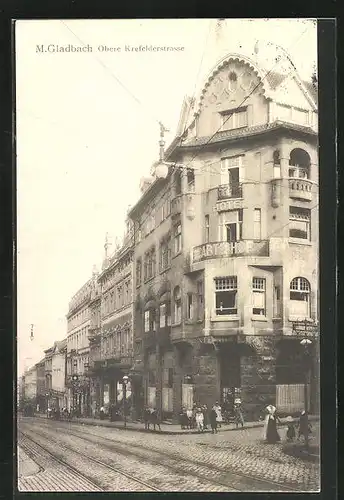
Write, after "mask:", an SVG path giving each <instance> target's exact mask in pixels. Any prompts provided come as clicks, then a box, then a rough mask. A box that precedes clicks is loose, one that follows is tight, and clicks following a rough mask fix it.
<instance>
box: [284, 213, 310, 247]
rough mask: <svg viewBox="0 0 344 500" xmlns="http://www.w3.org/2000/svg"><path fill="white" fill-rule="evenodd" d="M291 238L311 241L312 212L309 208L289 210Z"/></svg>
mask: <svg viewBox="0 0 344 500" xmlns="http://www.w3.org/2000/svg"><path fill="white" fill-rule="evenodd" d="M289 237H290V238H301V239H303V240H308V241H309V240H310V239H311V211H310V209H308V208H299V207H290V208H289Z"/></svg>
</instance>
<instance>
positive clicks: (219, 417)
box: [214, 401, 223, 428]
mask: <svg viewBox="0 0 344 500" xmlns="http://www.w3.org/2000/svg"><path fill="white" fill-rule="evenodd" d="M214 408H215V411H216V422H217V426H218V427H219V428H220V427H221V424H222V421H223V419H222V409H221V406H220V405H219V403H218V401H216V403H215V405H214Z"/></svg>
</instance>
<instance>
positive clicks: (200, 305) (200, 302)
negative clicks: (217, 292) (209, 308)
mask: <svg viewBox="0 0 344 500" xmlns="http://www.w3.org/2000/svg"><path fill="white" fill-rule="evenodd" d="M203 316H204V291H203V281H202V280H200V281H197V319H199V320H202V319H203Z"/></svg>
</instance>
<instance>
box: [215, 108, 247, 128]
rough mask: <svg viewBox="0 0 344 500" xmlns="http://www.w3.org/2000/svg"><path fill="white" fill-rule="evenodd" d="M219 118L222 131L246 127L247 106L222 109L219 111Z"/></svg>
mask: <svg viewBox="0 0 344 500" xmlns="http://www.w3.org/2000/svg"><path fill="white" fill-rule="evenodd" d="M221 119H222V127H221V130H222V131H224V130H233V129H236V128H244V127H247V126H248V119H247V106H245V107H241V108H235V109H231V110H228V111H224V112H223V113H221Z"/></svg>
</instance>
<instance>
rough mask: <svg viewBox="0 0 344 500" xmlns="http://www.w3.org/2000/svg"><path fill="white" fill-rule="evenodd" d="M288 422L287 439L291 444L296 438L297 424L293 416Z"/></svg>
mask: <svg viewBox="0 0 344 500" xmlns="http://www.w3.org/2000/svg"><path fill="white" fill-rule="evenodd" d="M286 422H287V433H286V439H287V441H288V443H291V442H292V441H294V439H295V436H296V431H295V424H294V421H293V418H292V417H291V416H289V417H287V418H286Z"/></svg>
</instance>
